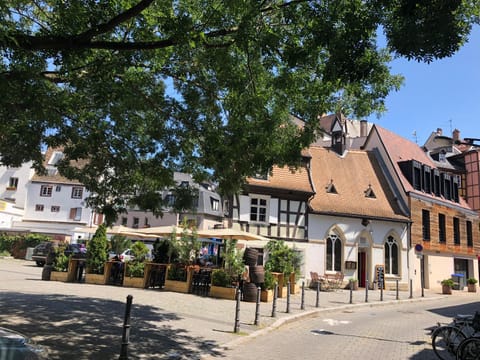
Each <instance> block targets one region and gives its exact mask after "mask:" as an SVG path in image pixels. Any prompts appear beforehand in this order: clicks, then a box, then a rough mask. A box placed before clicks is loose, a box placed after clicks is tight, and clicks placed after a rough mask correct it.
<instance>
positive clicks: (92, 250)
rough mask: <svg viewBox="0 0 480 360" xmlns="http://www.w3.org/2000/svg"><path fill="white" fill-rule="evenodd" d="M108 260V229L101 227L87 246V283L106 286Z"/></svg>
mask: <svg viewBox="0 0 480 360" xmlns="http://www.w3.org/2000/svg"><path fill="white" fill-rule="evenodd" d="M107 259H108V240H107V228H106V226H105V225H104V224H102V225H100V226H99V227H98V229H97V231H95V234H94V235H93V237H92V239H91V240H90V241H89V242H88V244H87V260H86V264H87V271H86V274H85V282H86V283H90V284H102V285H103V284H105V283H106V277H105V274H104V268H105V263H106V262H107Z"/></svg>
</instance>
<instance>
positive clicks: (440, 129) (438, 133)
mask: <svg viewBox="0 0 480 360" xmlns="http://www.w3.org/2000/svg"><path fill="white" fill-rule="evenodd" d="M437 136H442V128H437Z"/></svg>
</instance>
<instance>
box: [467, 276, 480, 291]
mask: <svg viewBox="0 0 480 360" xmlns="http://www.w3.org/2000/svg"><path fill="white" fill-rule="evenodd" d="M477 282H478V280H477V279H475V278H468V279H467V287H468V292H477Z"/></svg>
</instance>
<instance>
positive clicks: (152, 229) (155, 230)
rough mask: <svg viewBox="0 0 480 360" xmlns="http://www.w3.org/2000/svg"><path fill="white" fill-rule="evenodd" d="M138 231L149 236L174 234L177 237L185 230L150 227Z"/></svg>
mask: <svg viewBox="0 0 480 360" xmlns="http://www.w3.org/2000/svg"><path fill="white" fill-rule="evenodd" d="M136 231H137V232H139V233H142V234H149V235H155V236H169V235H171V234H173V233H176V234H177V236H180V235H181V234H182V233H183V231H184V230H183V228H182V227H178V226H175V225H169V226H155V227H149V228H142V229H137V230H136Z"/></svg>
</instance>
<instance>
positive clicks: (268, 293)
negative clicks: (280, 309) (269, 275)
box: [260, 289, 273, 302]
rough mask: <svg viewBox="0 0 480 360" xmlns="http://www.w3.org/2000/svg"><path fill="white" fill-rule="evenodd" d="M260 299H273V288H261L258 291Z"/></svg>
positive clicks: (263, 300)
mask: <svg viewBox="0 0 480 360" xmlns="http://www.w3.org/2000/svg"><path fill="white" fill-rule="evenodd" d="M260 301H262V302H271V301H273V290H270V289H269V290H262V291H261V292H260Z"/></svg>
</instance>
